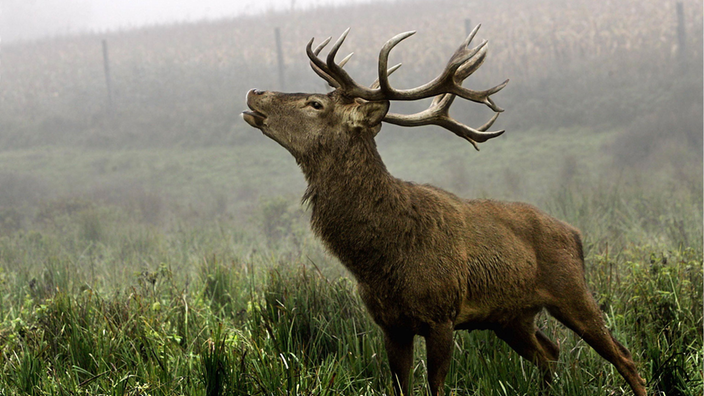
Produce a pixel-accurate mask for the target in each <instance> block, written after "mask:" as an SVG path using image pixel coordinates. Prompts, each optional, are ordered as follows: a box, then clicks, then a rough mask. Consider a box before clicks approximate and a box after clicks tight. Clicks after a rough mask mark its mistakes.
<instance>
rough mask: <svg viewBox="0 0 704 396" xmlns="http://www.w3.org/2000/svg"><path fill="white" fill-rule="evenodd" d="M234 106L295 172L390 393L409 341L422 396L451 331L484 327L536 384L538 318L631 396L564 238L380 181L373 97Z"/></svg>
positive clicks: (550, 362) (577, 253) (541, 350)
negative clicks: (422, 370)
mask: <svg viewBox="0 0 704 396" xmlns="http://www.w3.org/2000/svg"><path fill="white" fill-rule="evenodd" d="M313 102H317V103H319V104H320V105H322V106H323V108H322V109H315V108H314V107H317V106H316V105H314V104H313ZM247 103H248V105H249V107H250V108H251V109H252V110H254V112H247V113H244V118H245V120H246V121H247V122H248V123H250V124H251V125H252V126H255V127H257V128H259V129H261V130H262V131H263V132H264V134H266V135H267V136H269V137H270V138H272V139H274V140H275V141H277V142H278V143H279V144H281V145H282V146H284V147H285V148H287V149H288V150H289V151H290V152H291V153H292V154H293V156H294V157H295V158H296V161H297V162H298V164H299V165H300V167H301V169H302V170H303V173H304V175H305V177H306V180H307V182H308V189H307V190H306V193H305V196H304V200H305V201H307V202H308V203H309V204H310V207H311V209H312V218H311V223H312V228H313V231H314V232H315V233H316V234H317V235H318V236H319V237H320V238H321V239H322V240H323V242H324V243H325V244H326V246H327V247H328V248H329V249H330V251H331V252H333V253H334V254H335V255H336V256H337V257H338V258H339V259H340V261H341V262H342V264H343V265H345V267H347V268H348V269H349V270H350V272H351V273H352V274H353V275H354V277H355V278H356V279H357V282H358V288H359V292H360V295H361V297H362V299H363V301H364V303H365V305H366V307H367V308H368V310H369V313H370V314H371V316H372V317H373V319H374V321H375V322H376V323H377V324H378V325H379V326H380V327H381V328H382V329H383V331H384V334H385V343H386V349H387V355H388V358H389V363H390V366H391V371H392V373H393V375H394V385H395V388H396V392H397V394H400V393H401V392H403V393H404V394H405V393H406V392H408V390H409V374H410V370H411V366H412V357H413V337H414V336H415V335H421V336H423V337H425V338H426V345H427V356H428V379H429V382H430V388H431V392H432V394H433V395H438V394H442V393H443V383H444V379H445V375H446V373H447V369H448V367H449V362H450V358H451V352H452V347H453V343H452V332H453V330H455V329H467V330H473V329H491V330H494V331H495V332H496V334H497V335H498V336H499V337H500V338H501V339H503V340H504V341H506V342H507V343H508V344H509V345H510V346H511V347H512V348H514V349H515V350H516V351H517V352H518V353H519V354H520V355H521V356H523V357H525V358H526V359H528V360H530V361H531V362H533V363H535V364H536V365H537V366H538V367H540V368H541V369H542V370H543V372H544V378H545V381H546V382H549V380H550V378H551V377H552V374H551V372H552V368H553V366H554V363H555V361H556V360H557V357H558V353H559V350H558V347H557V346H556V345H555V344H554V343H553V342H552V341H550V340H549V339H548V338H547V337H546V336H545V335H544V334H543V333H542V332H541V331H540V330H539V329H538V328H537V327H536V325H535V316H536V315H537V313H538V312H540V311H541V310H542V309H547V310H548V312H550V313H551V314H552V315H553V316H555V317H556V318H557V319H558V320H560V321H561V322H562V323H564V324H565V325H566V326H568V327H569V328H571V329H572V330H574V331H575V332H576V333H577V334H579V335H580V336H581V337H582V338H584V339H585V341H587V342H588V343H589V344H590V345H591V346H592V347H594V348H595V349H596V350H597V351H598V352H599V353H600V354H601V355H602V356H604V357H605V358H606V359H607V360H609V361H610V362H611V363H613V364H614V365H615V366H616V368H617V369H618V370H619V372H620V373H621V374H622V375H623V376H624V378H625V379H626V380H627V381H628V383H629V385H630V386H631V387H632V389H633V391H634V393H635V394H636V395H638V396H644V395H645V388H644V382H643V380H642V379H641V378H640V376H639V375H638V373H637V372H636V368H635V364H634V363H633V361H632V359H631V357H630V353H628V351H627V350H626V349H625V348H624V347H623V346H621V344H619V343H618V342H617V341H616V340H615V339H613V337H611V335H610V334H609V332H608V330H607V329H606V327H605V326H604V321H603V319H602V316H601V312H600V311H599V309H598V308H597V305H596V303H595V301H594V300H593V298H592V296H591V294H590V292H589V291H588V289H587V286H586V283H585V280H584V259H583V253H582V243H581V240H580V234H579V231H578V230H576V229H575V228H573V227H571V226H570V225H568V224H565V223H563V222H561V221H559V220H556V219H554V218H552V217H550V216H548V215H546V214H545V213H543V212H541V211H540V210H538V209H537V208H535V207H533V206H531V205H527V204H523V203H512V202H497V201H492V200H464V199H461V198H459V197H457V196H455V195H453V194H451V193H449V192H446V191H443V190H441V189H438V188H435V187H433V186H428V185H417V184H413V183H409V182H405V181H402V180H399V179H397V178H395V177H393V176H392V175H391V174H389V172H388V171H387V170H386V167H385V166H384V163H383V162H382V160H381V157H380V156H379V153H378V151H377V148H376V144H375V141H374V136H375V135H376V133H378V132H379V128H380V122H381V119H382V118H383V116H384V114H385V113H386V111H388V103H387V102H365V101H362V100H352V99H350V98H347V97H345V96H344V95H342V94H340V93H338V92H337V91H334V92H332V93H330V94H328V95H308V94H282V93H274V92H260V91H250V93H249V94H248V95H247Z"/></svg>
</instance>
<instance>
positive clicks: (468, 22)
mask: <svg viewBox="0 0 704 396" xmlns="http://www.w3.org/2000/svg"><path fill="white" fill-rule="evenodd" d="M464 31H465V34H466V35H467V36H469V34H470V33H472V21H471V20H470V19H469V18H467V19H465V20H464Z"/></svg>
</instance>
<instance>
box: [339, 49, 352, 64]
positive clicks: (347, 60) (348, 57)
mask: <svg viewBox="0 0 704 396" xmlns="http://www.w3.org/2000/svg"><path fill="white" fill-rule="evenodd" d="M352 55H354V52H350V54H349V55H347V56H346V57H344V59H342V60H341V61H340V63H338V64H337V65H338V66H340V67H345V65H346V64H347V62H349V60H350V58H352Z"/></svg>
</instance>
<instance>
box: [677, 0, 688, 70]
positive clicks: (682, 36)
mask: <svg viewBox="0 0 704 396" xmlns="http://www.w3.org/2000/svg"><path fill="white" fill-rule="evenodd" d="M686 45H687V36H686V32H685V29H684V5H683V4H682V2H680V1H678V2H677V56H679V59H680V64H681V66H682V67H684V66H685V62H686V59H687V56H686V55H685V51H686Z"/></svg>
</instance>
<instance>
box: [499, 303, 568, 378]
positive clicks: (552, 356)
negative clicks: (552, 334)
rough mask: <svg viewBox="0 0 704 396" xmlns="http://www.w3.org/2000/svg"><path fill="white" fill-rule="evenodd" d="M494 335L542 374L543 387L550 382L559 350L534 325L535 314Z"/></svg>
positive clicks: (504, 327)
mask: <svg viewBox="0 0 704 396" xmlns="http://www.w3.org/2000/svg"><path fill="white" fill-rule="evenodd" d="M495 333H496V335H497V336H498V337H499V338H500V339H502V340H503V341H504V342H506V343H507V344H508V345H509V346H510V347H511V348H513V349H514V350H515V351H516V352H518V354H519V355H521V356H522V357H523V358H524V359H526V360H528V361H529V362H531V363H533V364H535V365H536V366H537V367H538V368H539V369H540V371H541V372H542V374H543V385H544V386H545V387H547V385H549V384H550V382H551V381H552V376H553V372H554V371H555V363H556V362H557V359H558V357H559V355H560V349H559V348H558V346H557V345H555V343H554V342H552V341H551V340H550V339H548V337H547V336H546V335H545V334H544V333H543V332H542V331H540V329H538V327H537V326H536V325H535V313H532V314H531V315H529V316H526V317H524V318H521V319H519V320H517V321H514V322H512V323H509V324H507V325H505V326H503V327H502V328H500V329H497V330H495Z"/></svg>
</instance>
